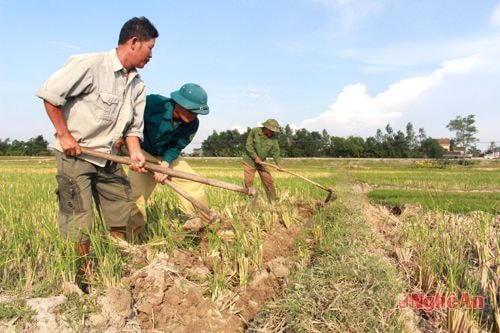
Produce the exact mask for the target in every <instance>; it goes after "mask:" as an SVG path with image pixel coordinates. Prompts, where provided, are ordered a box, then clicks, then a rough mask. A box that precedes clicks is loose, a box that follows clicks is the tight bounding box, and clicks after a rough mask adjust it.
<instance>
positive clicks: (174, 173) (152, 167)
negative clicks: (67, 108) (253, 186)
mask: <svg viewBox="0 0 500 333" xmlns="http://www.w3.org/2000/svg"><path fill="white" fill-rule="evenodd" d="M81 148H82V153H83V154H85V155H89V156H92V157H97V158H102V159H105V160H108V161H112V162H116V163H120V164H126V165H131V164H132V161H131V160H130V157H128V156H118V155H111V154H107V153H103V152H100V151H96V150H92V149H89V148H84V147H81ZM144 168H145V169H146V170H148V171H152V172H159V173H163V174H165V175H168V176H170V177H177V178H182V179H188V180H192V181H194V182H197V183H202V184H206V185H210V186H215V187H220V188H223V189H226V190H230V191H235V192H240V193H244V194H246V195H249V196H253V195H254V194H253V193H252V192H250V191H249V190H248V189H246V188H245V187H242V186H238V185H235V184H231V183H226V182H223V181H220V180H216V179H209V178H205V177H202V176H200V175H195V174H192V173H189V172H184V171H178V170H172V169H169V168H164V167H162V166H160V165H158V164H153V163H150V162H146V165H145V166H144Z"/></svg>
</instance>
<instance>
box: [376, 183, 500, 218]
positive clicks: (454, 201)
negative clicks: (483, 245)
mask: <svg viewBox="0 0 500 333" xmlns="http://www.w3.org/2000/svg"><path fill="white" fill-rule="evenodd" d="M368 197H369V198H370V199H372V200H373V201H374V202H375V203H378V204H384V205H402V204H405V203H413V204H420V205H421V206H422V207H423V208H424V209H427V210H434V211H447V212H450V213H468V212H473V211H483V212H488V213H492V214H498V213H499V212H500V192H494V193H490V192H488V193H481V192H476V193H466V192H436V191H418V190H411V191H405V190H384V189H380V190H379V189H376V190H373V191H371V192H370V193H368Z"/></svg>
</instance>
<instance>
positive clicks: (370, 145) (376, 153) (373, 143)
mask: <svg viewBox="0 0 500 333" xmlns="http://www.w3.org/2000/svg"><path fill="white" fill-rule="evenodd" d="M379 131H380V130H379ZM380 132H381V133H382V131H380ZM365 147H366V148H365V155H364V156H365V157H381V156H382V143H381V142H378V141H377V139H376V138H374V137H373V136H370V137H368V138H366V141H365Z"/></svg>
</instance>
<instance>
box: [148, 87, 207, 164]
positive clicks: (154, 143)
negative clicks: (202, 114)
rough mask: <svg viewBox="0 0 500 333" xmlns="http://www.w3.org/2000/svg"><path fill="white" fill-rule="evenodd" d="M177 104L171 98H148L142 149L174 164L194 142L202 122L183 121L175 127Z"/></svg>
mask: <svg viewBox="0 0 500 333" xmlns="http://www.w3.org/2000/svg"><path fill="white" fill-rule="evenodd" d="M174 105H175V102H174V101H173V100H172V99H171V98H167V97H164V96H161V95H148V96H146V109H145V110H144V141H143V142H142V143H141V147H142V149H144V150H145V151H147V152H148V153H150V154H151V155H155V156H162V159H163V160H164V161H166V162H168V163H172V161H174V160H175V159H176V158H177V157H179V155H180V153H181V151H182V149H184V148H185V147H186V146H187V145H188V144H189V143H190V142H191V141H192V140H193V137H194V135H195V134H196V131H198V126H199V124H200V121H199V120H198V119H195V120H193V121H192V122H190V123H184V122H182V120H179V122H178V123H177V124H176V125H175V126H174V124H173V119H174V117H173V113H174Z"/></svg>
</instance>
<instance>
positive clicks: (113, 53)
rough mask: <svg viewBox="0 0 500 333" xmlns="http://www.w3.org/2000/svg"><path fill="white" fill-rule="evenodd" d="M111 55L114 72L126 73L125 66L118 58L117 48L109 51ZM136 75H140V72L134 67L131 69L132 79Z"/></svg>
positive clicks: (130, 75) (130, 76)
mask: <svg viewBox="0 0 500 333" xmlns="http://www.w3.org/2000/svg"><path fill="white" fill-rule="evenodd" d="M109 56H110V59H111V66H112V69H113V71H114V72H118V71H121V72H123V73H126V71H127V70H126V69H125V67H123V65H122V63H121V61H120V58H118V54H117V53H116V49H112V50H111V51H109ZM134 76H139V73H138V72H137V69H135V68H133V69H131V70H129V78H130V79H132V78H133V77H134Z"/></svg>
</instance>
